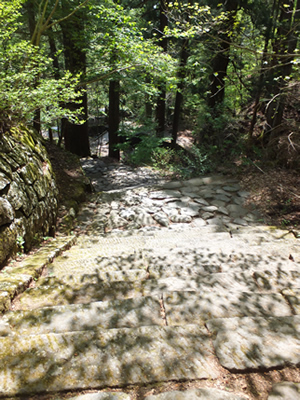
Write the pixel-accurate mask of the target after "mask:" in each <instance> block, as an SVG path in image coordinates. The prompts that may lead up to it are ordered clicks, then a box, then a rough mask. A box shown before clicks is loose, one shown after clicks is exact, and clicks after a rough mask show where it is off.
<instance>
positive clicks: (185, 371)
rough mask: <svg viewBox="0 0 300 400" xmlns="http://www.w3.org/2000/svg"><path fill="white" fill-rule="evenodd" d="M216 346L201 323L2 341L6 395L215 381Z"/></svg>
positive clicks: (0, 391) (0, 376)
mask: <svg viewBox="0 0 300 400" xmlns="http://www.w3.org/2000/svg"><path fill="white" fill-rule="evenodd" d="M212 354H213V349H212V346H211V344H210V338H209V335H208V334H207V331H206V330H204V329H201V328H200V327H199V326H197V325H187V326H185V327H176V328H175V327H172V328H170V327H159V326H151V327H140V328H135V329H126V328H122V329H110V330H101V329H100V330H97V331H81V332H75V333H64V334H54V333H51V334H44V335H31V336H26V337H23V335H22V336H19V335H15V336H14V337H6V338H1V339H0V359H1V366H0V395H1V396H14V395H20V394H26V393H30V394H34V393H39V392H51V391H56V392H58V391H65V390H75V389H93V388H101V387H110V386H121V385H125V384H126V385H129V384H136V383H139V384H143V383H151V382H157V381H169V380H185V379H204V378H207V379H214V378H217V376H218V375H219V371H218V370H217V367H215V359H214V356H213V355H212Z"/></svg>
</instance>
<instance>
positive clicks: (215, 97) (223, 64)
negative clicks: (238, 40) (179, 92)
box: [207, 0, 238, 109]
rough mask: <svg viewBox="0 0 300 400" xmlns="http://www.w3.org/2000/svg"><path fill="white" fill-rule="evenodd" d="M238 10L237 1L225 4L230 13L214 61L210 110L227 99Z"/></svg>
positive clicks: (229, 1) (230, 0)
mask: <svg viewBox="0 0 300 400" xmlns="http://www.w3.org/2000/svg"><path fill="white" fill-rule="evenodd" d="M237 10H238V1H237V0H228V1H227V2H225V11H226V12H227V13H228V16H227V19H226V20H225V22H224V24H223V25H224V26H223V28H222V31H225V33H224V34H221V35H220V42H219V45H218V51H217V53H216V55H215V57H214V58H213V61H212V65H211V67H212V72H211V74H210V82H211V83H210V86H209V92H210V94H209V97H208V100H207V104H208V106H209V107H210V108H212V109H215V108H216V107H217V106H218V105H219V104H222V103H223V101H224V97H225V78H226V76H227V67H228V64H229V60H230V54H229V51H230V42H231V39H230V33H232V31H233V29H234V28H233V27H234V21H235V16H236V13H237Z"/></svg>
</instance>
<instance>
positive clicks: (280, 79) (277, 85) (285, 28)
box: [264, 0, 300, 143]
mask: <svg viewBox="0 0 300 400" xmlns="http://www.w3.org/2000/svg"><path fill="white" fill-rule="evenodd" d="M280 5H281V8H280V15H279V20H278V25H279V26H278V31H277V34H276V37H275V38H274V43H273V51H274V58H273V65H272V66H273V69H272V76H271V78H272V79H273V86H272V89H273V90H272V95H273V98H272V100H271V101H270V102H269V104H268V107H267V109H266V117H267V123H268V128H267V131H266V133H265V136H264V139H265V143H268V142H271V141H272V138H275V137H276V136H278V134H280V131H281V124H282V121H283V115H284V109H285V94H284V89H285V87H286V85H287V81H286V79H285V78H286V77H287V76H289V75H290V74H291V72H292V69H293V64H292V60H293V53H294V51H295V49H296V47H297V41H298V36H297V34H296V32H295V28H296V26H297V25H298V24H299V20H300V8H299V7H300V0H297V3H296V4H295V1H294V0H288V1H285V2H284V5H283V4H281V3H280ZM287 6H289V7H287Z"/></svg>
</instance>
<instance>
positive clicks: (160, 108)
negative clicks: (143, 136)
mask: <svg viewBox="0 0 300 400" xmlns="http://www.w3.org/2000/svg"><path fill="white" fill-rule="evenodd" d="M167 26H168V17H167V2H166V1H165V0H160V2H159V42H158V43H159V45H160V46H161V48H162V49H163V51H164V52H165V53H167V50H168V39H167V37H166V35H165V29H166V27H167ZM158 92H159V94H158V98H157V106H156V121H157V136H159V137H162V136H163V134H164V132H165V129H166V83H165V82H163V81H162V82H160V84H159V87H158Z"/></svg>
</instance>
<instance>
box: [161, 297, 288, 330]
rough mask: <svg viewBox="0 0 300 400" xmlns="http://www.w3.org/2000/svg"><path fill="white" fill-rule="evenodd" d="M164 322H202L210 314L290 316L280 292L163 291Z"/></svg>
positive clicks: (213, 316) (173, 323) (178, 323)
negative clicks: (165, 319)
mask: <svg viewBox="0 0 300 400" xmlns="http://www.w3.org/2000/svg"><path fill="white" fill-rule="evenodd" d="M163 300H164V307H165V311H166V318H167V324H168V325H169V326H172V325H184V324H191V323H197V324H204V323H205V321H207V320H209V319H212V318H230V317H244V316H247V317H250V316H253V317H255V316H280V317H282V316H291V315H292V312H291V309H290V307H289V306H288V304H287V303H286V301H285V299H284V298H283V296H282V295H281V294H277V293H270V294H261V293H242V292H234V293H233V292H228V291H227V292H223V291H221V292H219V291H214V292H212V291H207V292H203V291H199V292H184V291H178V292H173V293H164V296H163Z"/></svg>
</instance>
